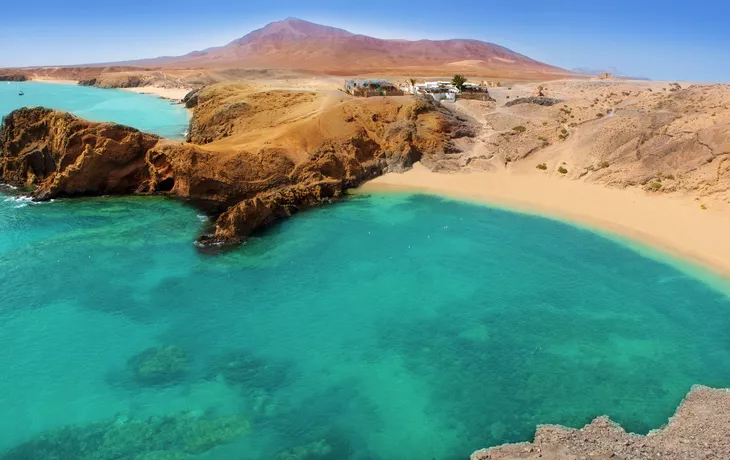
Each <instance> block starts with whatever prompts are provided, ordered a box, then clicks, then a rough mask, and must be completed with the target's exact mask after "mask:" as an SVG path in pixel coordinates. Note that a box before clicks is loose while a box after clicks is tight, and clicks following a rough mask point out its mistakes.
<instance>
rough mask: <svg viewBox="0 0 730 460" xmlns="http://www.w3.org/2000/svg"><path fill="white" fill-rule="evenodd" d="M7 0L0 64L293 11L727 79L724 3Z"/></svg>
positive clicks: (221, 31) (208, 40) (391, 30)
mask: <svg viewBox="0 0 730 460" xmlns="http://www.w3.org/2000/svg"><path fill="white" fill-rule="evenodd" d="M3 3H4V4H3V6H0V44H1V45H2V46H1V47H0V67H7V66H27V65H62V64H82V63H90V62H110V61H117V60H125V59H135V58H144V57H155V56H161V55H179V54H185V53H187V52H189V51H192V50H195V49H202V48H206V47H209V46H216V45H222V44H225V43H227V42H229V41H231V40H233V39H235V38H238V37H241V36H243V35H245V34H246V33H248V32H250V31H251V30H253V29H256V28H259V27H261V26H263V25H265V24H266V23H268V22H272V21H276V20H280V19H284V18H286V17H289V16H294V17H298V18H301V19H306V20H310V21H313V22H319V23H323V24H326V25H332V26H338V27H342V28H345V29H348V30H350V31H351V32H355V33H362V34H367V35H372V36H376V37H380V38H408V39H418V38H432V39H443V38H474V39H479V40H485V41H490V42H494V43H497V44H500V45H503V46H506V47H508V48H511V49H513V50H515V51H517V52H520V53H522V54H526V55H528V56H530V57H532V58H535V59H538V60H541V61H544V62H547V63H550V64H553V65H557V66H560V67H563V68H567V69H571V68H575V67H591V68H606V67H616V68H618V69H620V70H621V71H623V72H624V73H626V74H630V75H635V76H646V77H650V78H654V79H666V80H693V81H708V82H709V81H723V82H728V81H730V33H728V32H727V30H728V29H727V18H728V16H729V13H730V2H728V1H723V2H721V1H708V0H698V1H695V2H692V3H689V4H687V3H683V4H682V6H681V7H680V6H674V2H670V1H667V0H663V1H656V0H634V1H625V0H611V1H591V0H582V1H573V0H569V1H559V0H556V1H552V2H550V1H544V0H521V1H520V2H505V1H499V2H493V1H472V2H464V6H463V11H462V12H455V11H456V10H457V7H456V6H455V4H453V3H449V2H443V1H438V2H437V1H432V0H420V1H412V2H408V1H405V2H403V1H400V2H385V3H383V2H375V3H373V4H374V5H392V6H393V7H392V8H391V7H386V6H383V7H381V6H375V7H370V6H368V2H357V1H347V0H344V1H342V0H340V1H331V0H319V1H317V2H309V1H295V0H288V1H275V0H270V1H260V2H251V1H246V0H244V1H240V0H239V1H231V0H207V1H204V2H201V1H199V0H196V1H190V0H178V1H175V2H171V1H167V0H164V1H154V0H147V1H142V0H127V1H126V2H122V3H118V2H99V1H98V0H93V1H91V0H75V1H58V0H35V1H33V2H28V3H25V2H21V1H17V0H14V1H10V2H3ZM409 8H410V11H408V10H409ZM388 11H398V13H396V14H389V13H388Z"/></svg>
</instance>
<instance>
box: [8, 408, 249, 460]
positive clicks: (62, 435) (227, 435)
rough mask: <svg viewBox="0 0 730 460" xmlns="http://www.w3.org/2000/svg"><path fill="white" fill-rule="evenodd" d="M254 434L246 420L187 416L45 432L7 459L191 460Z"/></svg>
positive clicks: (235, 416) (233, 417)
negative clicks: (248, 434) (195, 456)
mask: <svg viewBox="0 0 730 460" xmlns="http://www.w3.org/2000/svg"><path fill="white" fill-rule="evenodd" d="M249 431H250V423H249V422H248V420H247V419H246V418H244V417H243V416H241V415H230V416H225V417H193V416H191V415H190V414H187V413H180V414H175V415H168V416H164V417H150V418H149V419H146V420H129V421H127V422H125V423H119V421H118V420H109V421H104V422H98V423H92V424H89V425H85V426H67V427H64V428H61V429H59V430H56V431H51V432H47V433H43V434H41V435H40V436H37V437H36V438H35V439H32V440H30V441H28V442H26V443H23V444H21V445H19V446H17V447H15V448H13V449H11V450H10V451H8V452H7V453H6V454H5V455H4V456H3V457H2V459H3V460H50V459H58V460H61V459H63V460H71V459H73V460H120V459H125V460H126V459H130V460H186V459H189V458H192V457H191V456H194V455H199V454H202V453H204V452H207V451H209V450H211V449H213V448H214V447H217V446H219V445H223V444H226V443H229V442H232V441H234V440H236V439H238V438H240V437H242V436H244V435H246V434H247V433H248V432H249Z"/></svg>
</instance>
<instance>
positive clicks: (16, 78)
mask: <svg viewBox="0 0 730 460" xmlns="http://www.w3.org/2000/svg"><path fill="white" fill-rule="evenodd" d="M27 79H28V77H26V76H25V75H23V74H20V73H16V74H11V75H0V81H26V80H27Z"/></svg>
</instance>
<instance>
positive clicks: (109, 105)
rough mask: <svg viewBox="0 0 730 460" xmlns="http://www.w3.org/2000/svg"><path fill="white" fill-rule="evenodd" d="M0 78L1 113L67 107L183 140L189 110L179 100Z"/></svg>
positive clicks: (96, 118) (93, 118)
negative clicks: (175, 101)
mask: <svg viewBox="0 0 730 460" xmlns="http://www.w3.org/2000/svg"><path fill="white" fill-rule="evenodd" d="M20 88H21V89H22V90H23V92H24V93H25V95H24V96H18V84H17V83H10V82H0V117H2V116H5V115H7V114H8V113H10V112H12V111H13V110H15V109H19V108H21V107H33V106H42V107H47V108H50V109H57V110H64V111H67V112H71V113H72V114H74V115H76V116H78V117H81V118H84V119H87V120H91V121H112V122H115V123H119V124H122V125H127V126H131V127H133V128H137V129H139V130H140V131H145V132H149V133H154V134H157V135H159V136H162V137H166V138H168V139H173V140H183V139H184V137H185V136H184V134H183V133H184V132H185V131H186V130H187V128H188V122H189V115H188V111H187V110H186V109H185V107H183V106H182V105H180V104H173V103H171V102H170V101H168V100H165V99H161V98H158V97H153V96H149V95H143V94H137V93H134V92H132V91H123V90H111V89H100V88H93V87H86V86H77V85H66V84H56V83H38V82H23V83H21V84H20Z"/></svg>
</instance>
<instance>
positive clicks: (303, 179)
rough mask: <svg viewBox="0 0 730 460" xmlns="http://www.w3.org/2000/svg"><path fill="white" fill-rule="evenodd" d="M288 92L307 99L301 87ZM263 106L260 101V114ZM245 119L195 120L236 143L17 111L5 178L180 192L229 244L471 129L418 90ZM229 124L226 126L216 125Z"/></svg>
mask: <svg viewBox="0 0 730 460" xmlns="http://www.w3.org/2000/svg"><path fill="white" fill-rule="evenodd" d="M256 97H257V98H262V99H263V100H266V99H271V98H274V99H277V98H280V97H283V96H282V95H281V94H275V95H268V96H267V95H258V96H255V98H256ZM286 97H287V98H294V99H297V98H300V96H299V95H298V93H293V94H291V95H287V96H286ZM260 102H261V101H260ZM265 105H266V104H264V103H263V102H261V107H260V109H261V110H259V112H257V113H261V111H262V110H264V109H263V107H264V106H265ZM216 110H217V109H216ZM269 115H270V114H269V113H268V112H267V113H266V117H265V118H268V116H269ZM246 116H247V115H246V114H245V113H240V112H238V111H231V112H229V116H224V117H222V118H216V117H207V116H206V112H204V111H201V112H200V113H199V114H197V116H196V117H195V118H194V120H193V123H198V126H200V130H201V132H206V133H213V134H210V136H209V137H210V138H207V137H206V138H204V139H201V140H203V141H208V140H210V141H212V140H216V139H224V140H225V141H229V142H230V141H231V138H232V139H233V140H234V141H235V142H234V143H232V144H226V143H209V144H208V145H196V144H189V143H178V142H172V141H168V140H165V139H161V138H159V137H157V136H154V135H150V134H145V133H142V132H139V131H138V130H135V129H133V128H129V127H126V126H121V125H116V124H112V123H92V122H88V121H84V120H81V119H79V118H76V117H74V116H72V115H70V114H67V113H63V112H58V111H54V110H49V109H44V108H32V109H28V108H26V109H20V110H17V111H15V112H12V113H11V114H10V115H8V116H7V117H6V118H5V119H4V121H3V125H2V129H1V131H0V180H1V181H3V182H8V183H11V184H15V185H20V186H24V187H30V188H32V189H33V191H32V195H33V197H34V198H35V199H37V200H48V199H51V198H55V197H74V196H84V195H102V194H103V195H106V194H130V193H135V194H151V193H166V194H171V195H175V196H178V197H181V198H185V199H188V200H190V201H191V202H192V203H193V204H195V205H196V206H198V207H200V208H201V209H204V210H205V211H206V212H208V213H211V214H213V215H215V216H217V220H216V224H215V228H214V230H213V231H212V232H211V233H210V234H207V235H204V236H202V237H201V242H203V243H213V244H218V243H231V242H239V241H242V240H244V239H245V238H246V237H248V236H249V235H250V234H251V233H253V232H255V231H256V230H257V229H259V228H261V227H263V226H266V225H269V224H271V223H273V222H275V221H277V220H278V219H281V218H284V217H288V216H291V215H292V214H294V213H295V212H297V211H298V210H300V209H303V208H307V207H311V206H316V205H319V204H322V203H326V202H329V201H331V200H334V199H337V198H340V197H341V196H342V195H343V193H344V192H345V191H346V190H347V189H348V188H351V187H356V186H357V185H359V184H360V183H362V182H363V181H365V180H368V179H369V178H372V177H375V176H377V175H379V174H381V173H383V172H384V171H388V170H401V169H404V168H408V167H410V165H411V164H412V163H413V162H414V161H417V160H420V159H423V160H425V161H428V160H434V161H435V160H437V159H438V158H440V157H443V156H448V155H449V153H450V152H451V151H452V150H453V147H452V146H451V139H452V138H453V137H458V136H465V135H471V134H472V133H471V131H470V130H469V123H468V121H466V120H465V119H458V118H456V117H455V116H453V115H451V114H450V113H449V112H448V111H445V110H443V109H442V108H440V106H438V105H436V104H434V103H431V102H428V101H426V100H421V99H414V98H399V99H398V100H386V99H383V98H376V99H371V100H367V101H366V100H361V101H357V100H355V101H348V102H346V103H344V104H333V105H332V106H331V107H329V108H328V109H327V110H324V111H322V112H320V113H315V114H312V115H311V116H309V117H307V118H306V119H305V120H298V121H297V122H293V123H285V124H283V125H281V126H279V125H277V126H275V127H273V128H272V127H271V126H268V127H266V126H265V127H262V126H259V125H260V121H257V120H254V119H248V120H245V118H246ZM233 118H243V119H244V120H233ZM209 123H210V124H209ZM226 124H230V125H231V126H230V127H229V128H227V129H226V130H224V131H222V132H219V130H218V127H219V126H222V125H226ZM337 124H341V125H343V126H346V127H347V129H333V130H330V129H327V128H323V129H321V130H320V131H319V132H318V135H315V134H314V133H313V129H314V128H316V127H317V126H320V125H324V126H333V125H337ZM244 128H245V129H244ZM252 133H259V134H262V133H263V134H264V135H267V136H269V137H268V138H267V140H266V141H265V142H263V143H257V142H251V141H247V140H246V139H241V138H237V137H236V136H240V135H244V136H249V135H251V134H252ZM274 133H275V134H276V136H274ZM277 136H278V137H277ZM305 139H306V140H307V141H308V143H304V140H305ZM313 140H314V141H315V142H316V143H312V142H311V141H313Z"/></svg>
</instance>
